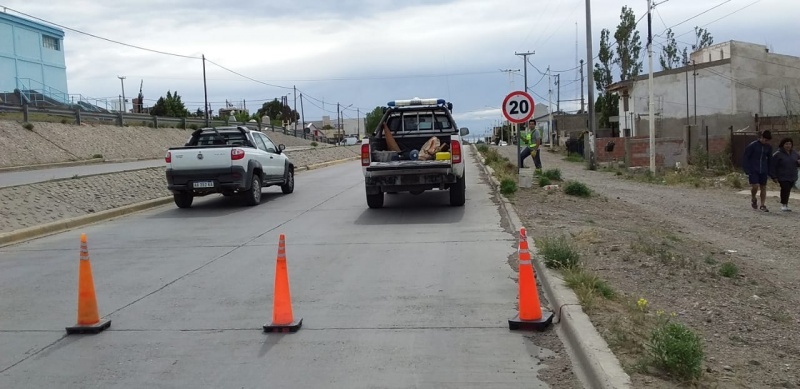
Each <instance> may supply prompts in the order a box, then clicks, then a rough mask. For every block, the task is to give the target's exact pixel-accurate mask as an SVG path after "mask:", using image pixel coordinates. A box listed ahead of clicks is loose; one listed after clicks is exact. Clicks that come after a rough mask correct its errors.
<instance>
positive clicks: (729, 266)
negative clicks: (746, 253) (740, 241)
mask: <svg viewBox="0 0 800 389" xmlns="http://www.w3.org/2000/svg"><path fill="white" fill-rule="evenodd" d="M719 274H721V275H722V276H723V277H728V278H733V277H736V276H737V275H738V274H739V267H738V266H736V264H735V263H733V262H725V263H723V264H722V266H720V268H719Z"/></svg>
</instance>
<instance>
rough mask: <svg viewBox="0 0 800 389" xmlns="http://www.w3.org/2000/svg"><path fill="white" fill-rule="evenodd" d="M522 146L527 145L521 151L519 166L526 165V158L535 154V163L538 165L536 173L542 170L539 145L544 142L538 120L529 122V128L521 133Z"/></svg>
mask: <svg viewBox="0 0 800 389" xmlns="http://www.w3.org/2000/svg"><path fill="white" fill-rule="evenodd" d="M520 141H521V142H522V143H520V146H523V147H525V148H524V149H522V151H521V152H520V153H519V167H520V168H524V167H525V159H526V158H528V157H530V156H531V154H533V164H534V165H535V166H536V173H541V171H542V159H541V157H540V156H539V146H541V144H542V135H541V133H540V132H539V129H538V128H536V120H531V121H530V122H528V128H527V129H526V130H525V132H523V133H522V134H520Z"/></svg>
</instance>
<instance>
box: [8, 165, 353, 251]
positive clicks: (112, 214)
mask: <svg viewBox="0 0 800 389" xmlns="http://www.w3.org/2000/svg"><path fill="white" fill-rule="evenodd" d="M359 158H360V157H353V158H346V159H339V160H334V161H328V162H321V163H316V164H312V165H308V166H302V167H298V168H295V172H297V173H299V172H301V171H307V170H314V169H321V168H324V167H328V166H332V165H337V164H340V163H344V162H350V161H355V160H357V159H359ZM147 169H152V168H147ZM103 174H113V173H103ZM81 177H88V176H81ZM171 202H172V196H169V197H161V198H157V199H153V200H148V201H143V202H139V203H135V204H129V205H124V206H122V207H119V208H113V209H108V210H105V211H101V212H97V213H92V214H88V215H82V216H76V217H73V218H69V219H66V220H59V221H57V222H52V223H47V224H42V225H38V226H33V227H28V228H23V229H21V230H16V231H11V232H6V233H0V247H5V246H9V245H12V244H16V243H22V242H24V241H27V240H31V239H36V238H41V237H44V236H47V235H53V234H57V233H59V232H64V231H68V230H71V229H74V228H77V227H82V226H85V225H87V224H92V223H97V222H101V221H105V220H109V219H113V218H116V217H120V216H124V215H128V214H131V213H134V212H139V211H144V210H147V209H150V208H155V207H159V206H162V205H166V204H169V203H171Z"/></svg>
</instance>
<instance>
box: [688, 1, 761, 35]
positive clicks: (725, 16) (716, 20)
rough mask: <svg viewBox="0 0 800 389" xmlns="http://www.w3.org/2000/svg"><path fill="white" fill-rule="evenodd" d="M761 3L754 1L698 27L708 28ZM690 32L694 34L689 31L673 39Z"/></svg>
mask: <svg viewBox="0 0 800 389" xmlns="http://www.w3.org/2000/svg"><path fill="white" fill-rule="evenodd" d="M729 1H730V0H729ZM761 1H762V0H756V1H754V2H752V3H750V4H748V5H745V6H744V7H742V8H739V9H737V10H735V11H733V12H731V13H729V14H727V15H724V16H722V17H720V18H717V19H714V20H712V21H710V22H708V23H706V24H704V25H702V26H700V27H706V26H708V25H709V24H712V23H716V22H718V21H720V20H722V19H725V18H727V17H728V16H731V15H733V14H735V13H737V12H739V11H742V10H744V9H746V8H749V7H751V6H753V5H756V4H758V3H760V2H761ZM692 32H694V30H690V31H687V32H684V33H683V34H680V35H677V36H675V38H678V37H681V36H684V35H686V34H689V33H692Z"/></svg>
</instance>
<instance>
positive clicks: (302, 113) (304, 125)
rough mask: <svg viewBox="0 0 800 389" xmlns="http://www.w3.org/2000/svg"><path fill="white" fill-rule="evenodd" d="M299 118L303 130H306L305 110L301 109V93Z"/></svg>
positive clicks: (301, 95) (301, 97)
mask: <svg viewBox="0 0 800 389" xmlns="http://www.w3.org/2000/svg"><path fill="white" fill-rule="evenodd" d="M300 118H301V120H302V121H303V131H305V130H306V111H305V110H304V109H303V94H302V93H301V94H300Z"/></svg>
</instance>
